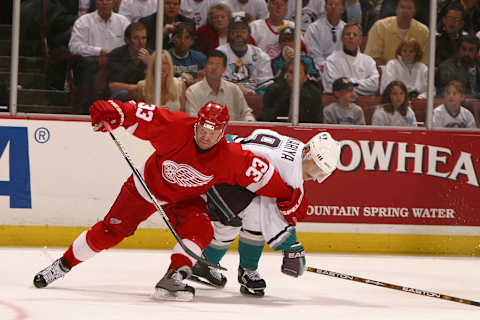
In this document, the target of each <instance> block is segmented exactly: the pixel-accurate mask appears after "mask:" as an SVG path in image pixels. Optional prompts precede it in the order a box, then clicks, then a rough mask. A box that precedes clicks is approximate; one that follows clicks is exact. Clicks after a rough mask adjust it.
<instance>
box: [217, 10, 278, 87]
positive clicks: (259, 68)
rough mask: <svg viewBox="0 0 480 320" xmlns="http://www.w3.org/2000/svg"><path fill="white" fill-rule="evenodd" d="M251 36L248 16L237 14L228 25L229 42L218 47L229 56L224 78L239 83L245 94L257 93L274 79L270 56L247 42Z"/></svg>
mask: <svg viewBox="0 0 480 320" xmlns="http://www.w3.org/2000/svg"><path fill="white" fill-rule="evenodd" d="M249 38H250V27H249V26H248V21H247V18H245V17H242V16H236V17H233V18H232V19H231V20H230V23H229V25H228V43H227V44H224V45H221V46H219V47H218V48H217V49H218V50H220V51H222V52H223V53H225V55H226V56H227V69H226V71H225V73H224V74H223V78H224V79H225V80H228V81H231V82H233V83H236V84H238V85H239V87H240V89H241V90H242V92H243V94H255V91H256V90H261V88H262V86H265V84H266V83H267V82H268V81H269V80H273V74H272V68H271V66H270V57H269V56H268V54H266V53H265V52H263V50H262V49H260V48H259V47H256V46H253V45H250V44H247V43H248V39H249Z"/></svg>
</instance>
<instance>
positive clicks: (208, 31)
mask: <svg viewBox="0 0 480 320" xmlns="http://www.w3.org/2000/svg"><path fill="white" fill-rule="evenodd" d="M231 18H232V12H231V11H230V8H229V7H228V6H227V5H226V4H224V3H219V4H216V5H213V6H212V7H211V8H210V9H209V10H208V18H207V24H205V25H203V26H201V27H200V28H198V39H199V45H200V51H202V52H203V53H204V54H208V53H209V52H210V51H211V50H213V49H215V48H217V47H218V46H220V45H223V44H225V43H227V37H228V23H229V21H230V19H231Z"/></svg>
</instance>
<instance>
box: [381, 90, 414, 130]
mask: <svg viewBox="0 0 480 320" xmlns="http://www.w3.org/2000/svg"><path fill="white" fill-rule="evenodd" d="M381 102H382V105H379V106H377V107H376V109H375V111H374V112H373V115H372V125H374V126H402V127H416V126H417V119H416V118H415V113H414V112H413V110H412V108H410V102H409V99H408V91H407V87H406V86H405V84H404V83H403V82H401V81H398V80H394V81H392V82H390V84H389V85H388V86H387V87H386V88H385V91H384V92H383V94H382V100H381Z"/></svg>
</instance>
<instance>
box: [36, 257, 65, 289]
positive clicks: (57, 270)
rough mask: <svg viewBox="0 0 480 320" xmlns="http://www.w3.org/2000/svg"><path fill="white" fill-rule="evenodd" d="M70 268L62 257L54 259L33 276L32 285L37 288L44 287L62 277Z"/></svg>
mask: <svg viewBox="0 0 480 320" xmlns="http://www.w3.org/2000/svg"><path fill="white" fill-rule="evenodd" d="M69 271H70V268H69V267H68V266H67V263H65V261H64V260H63V257H62V258H59V259H57V260H55V261H54V262H53V263H52V264H51V265H49V266H48V267H46V268H45V269H43V270H42V271H40V272H39V273H37V274H36V275H35V277H34V278H33V285H34V286H35V287H37V288H45V287H46V286H48V285H49V284H50V283H52V282H53V281H55V280H57V279H59V278H62V277H63V276H65V274H66V273H67V272H69Z"/></svg>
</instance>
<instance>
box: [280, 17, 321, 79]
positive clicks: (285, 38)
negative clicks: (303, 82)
mask: <svg viewBox="0 0 480 320" xmlns="http://www.w3.org/2000/svg"><path fill="white" fill-rule="evenodd" d="M294 38H295V29H294V28H292V27H290V26H288V27H285V28H283V29H282V30H281V31H280V34H279V36H278V45H279V46H280V54H279V55H278V56H276V57H275V58H273V59H272V61H271V64H272V72H273V76H274V77H275V78H276V79H277V78H279V77H283V76H284V74H285V65H286V64H287V63H289V62H290V61H291V60H292V59H293V57H294V55H295V54H294V53H295V51H294V49H293V48H294ZM302 44H303V43H302ZM305 51H306V50H304V48H302V50H301V52H302V56H301V59H302V60H303V61H304V62H305V63H306V65H307V66H308V68H307V74H308V79H310V80H313V81H319V80H320V73H319V72H318V69H317V68H315V63H314V62H313V59H312V58H310V57H309V56H307V55H306V52H305Z"/></svg>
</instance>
